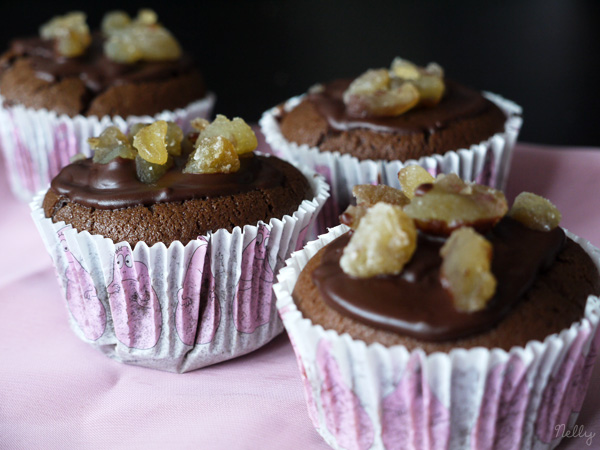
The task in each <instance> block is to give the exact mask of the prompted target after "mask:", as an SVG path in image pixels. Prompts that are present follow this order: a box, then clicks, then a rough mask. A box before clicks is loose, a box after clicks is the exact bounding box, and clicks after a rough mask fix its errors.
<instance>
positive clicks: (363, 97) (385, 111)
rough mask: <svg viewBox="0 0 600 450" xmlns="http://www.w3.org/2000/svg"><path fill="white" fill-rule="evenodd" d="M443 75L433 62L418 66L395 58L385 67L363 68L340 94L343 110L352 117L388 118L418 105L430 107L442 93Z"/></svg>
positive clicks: (437, 101) (437, 100)
mask: <svg viewBox="0 0 600 450" xmlns="http://www.w3.org/2000/svg"><path fill="white" fill-rule="evenodd" d="M443 78H444V71H443V70H442V68H441V67H440V66H438V65H437V64H435V63H430V64H429V65H428V66H427V67H426V68H422V67H419V66H417V65H415V64H413V63H411V62H410V61H407V60H405V59H402V58H395V59H394V61H392V65H391V67H390V69H389V70H387V69H370V70H367V71H366V72H365V73H364V74H362V75H361V76H359V77H358V78H356V79H355V80H354V81H353V82H352V83H351V84H350V86H349V87H348V89H347V90H346V92H344V97H343V98H344V103H345V104H346V111H347V112H348V114H349V115H352V116H356V117H391V116H398V115H400V114H403V113H405V112H406V111H408V110H410V109H412V108H414V107H415V106H418V105H422V106H434V105H436V104H437V103H439V101H440V100H441V99H442V96H443V95H444V90H445V85H444V80H443Z"/></svg>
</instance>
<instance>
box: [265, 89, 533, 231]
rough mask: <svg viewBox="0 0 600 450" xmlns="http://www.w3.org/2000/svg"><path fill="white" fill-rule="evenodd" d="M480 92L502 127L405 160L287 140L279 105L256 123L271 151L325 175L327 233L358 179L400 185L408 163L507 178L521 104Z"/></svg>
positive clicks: (499, 182)
mask: <svg viewBox="0 0 600 450" xmlns="http://www.w3.org/2000/svg"><path fill="white" fill-rule="evenodd" d="M484 96H485V97H486V98H487V99H488V100H490V101H492V102H494V103H495V104H496V105H497V106H498V107H499V108H500V109H501V110H502V111H503V112H504V113H505V114H506V116H507V119H506V123H505V126H504V132H501V133H497V134H495V135H494V136H492V137H491V138H489V139H488V140H486V141H483V142H481V143H479V144H476V145H472V146H471V147H470V148H469V149H457V150H455V151H448V152H446V153H444V154H442V155H431V156H423V157H422V158H420V159H418V160H408V161H405V162H402V161H398V160H396V161H386V160H359V159H358V158H356V157H354V156H352V155H349V154H341V153H339V152H326V151H320V150H319V149H318V148H317V147H309V146H308V145H298V144H296V143H294V142H289V141H287V139H286V138H285V137H284V136H283V134H282V133H281V129H280V126H279V120H278V118H279V116H280V114H281V107H279V106H278V107H274V108H271V109H270V110H268V111H266V112H265V113H264V114H263V116H262V118H261V120H260V122H259V123H260V127H261V130H262V132H263V134H264V135H265V140H266V141H267V143H268V144H269V145H270V146H271V149H272V151H273V153H274V154H275V155H277V156H278V157H280V158H282V159H286V160H288V161H293V162H296V163H298V164H301V165H304V166H307V167H310V168H311V169H313V170H314V171H316V172H318V173H320V174H321V175H323V176H324V177H325V179H326V180H327V182H328V183H329V184H330V185H331V196H330V198H329V200H328V201H327V203H326V204H325V206H324V208H323V212H322V213H321V216H320V217H319V220H318V222H317V223H318V231H319V233H325V232H326V230H327V227H333V226H335V225H337V224H338V223H339V221H338V216H339V215H340V214H341V213H342V212H343V211H344V210H345V209H346V207H347V206H348V205H349V204H350V203H351V202H352V199H353V197H352V188H353V187H354V186H356V185H357V184H387V185H389V186H392V187H395V188H400V183H399V181H398V172H399V171H400V169H402V168H403V167H404V166H406V165H410V164H418V165H420V166H422V167H424V168H425V169H427V170H428V171H429V173H431V174H432V175H433V176H437V175H438V174H440V173H452V172H454V173H456V174H458V175H459V176H460V177H461V178H462V179H463V180H465V181H476V182H477V183H480V184H487V185H489V186H492V187H495V188H498V189H501V190H503V188H504V186H505V183H506V180H507V179H508V171H509V168H510V161H511V158H512V153H513V149H514V144H515V142H516V140H517V136H518V134H519V130H520V129H521V124H522V122H523V119H522V118H521V113H522V109H521V107H520V106H518V105H516V104H515V103H513V102H511V101H509V100H506V99H504V98H502V97H500V96H498V95H495V94H491V93H484ZM303 97H304V96H298V97H293V98H291V99H290V100H288V101H287V102H286V103H285V104H284V106H283V108H284V110H285V111H290V110H292V109H294V108H295V107H296V106H297V105H298V104H299V103H300V102H301V101H302V99H303ZM315 237H316V236H315Z"/></svg>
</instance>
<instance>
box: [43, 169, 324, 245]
mask: <svg viewBox="0 0 600 450" xmlns="http://www.w3.org/2000/svg"><path fill="white" fill-rule="evenodd" d="M272 162H273V164H274V165H275V167H276V168H278V169H279V170H281V171H282V172H283V174H284V175H285V182H284V184H283V186H278V187H274V188H270V189H261V190H255V191H250V192H246V193H241V194H237V195H230V196H223V197H217V198H198V199H191V200H186V201H184V202H181V203H176V202H171V203H156V204H154V205H150V206H143V205H140V206H135V207H131V208H124V209H119V210H104V209H94V208H89V207H87V206H83V205H81V204H77V203H73V202H71V201H70V200H69V199H68V198H67V197H65V196H61V195H58V194H57V193H56V192H55V191H53V190H52V189H50V190H49V191H48V192H47V194H46V197H45V198H44V202H43V209H44V212H45V215H46V217H49V218H52V221H53V222H55V223H56V222H60V221H64V222H65V223H66V224H70V225H72V226H73V227H74V228H75V229H77V230H78V231H80V232H81V231H84V230H85V231H88V232H89V233H91V234H99V235H102V236H104V237H106V238H110V239H112V240H113V241H115V242H121V241H127V242H128V243H129V244H130V245H131V246H132V247H133V246H135V244H137V243H138V242H140V241H143V242H145V243H146V244H147V245H149V246H151V245H154V244H155V243H157V242H162V243H164V244H165V245H167V246H168V245H170V244H171V243H172V242H173V241H181V243H182V244H184V245H185V244H187V243H188V242H189V241H190V240H193V239H196V238H197V237H198V236H201V235H204V234H206V233H207V232H209V231H216V230H218V229H221V228H225V229H227V230H229V231H231V230H232V229H233V228H235V227H236V226H239V227H243V226H244V225H255V224H256V223H257V222H258V221H260V220H262V221H264V222H266V223H268V222H269V220H270V219H272V218H280V219H281V218H283V216H284V215H286V214H289V215H291V214H293V213H294V211H296V210H297V209H298V206H299V205H300V203H302V201H303V200H305V199H310V198H312V196H313V194H312V190H311V188H310V185H309V183H308V181H307V180H306V178H305V177H304V175H302V173H301V172H299V171H298V170H297V169H296V168H294V167H293V166H292V165H290V164H288V163H286V162H285V161H282V160H279V159H276V158H272Z"/></svg>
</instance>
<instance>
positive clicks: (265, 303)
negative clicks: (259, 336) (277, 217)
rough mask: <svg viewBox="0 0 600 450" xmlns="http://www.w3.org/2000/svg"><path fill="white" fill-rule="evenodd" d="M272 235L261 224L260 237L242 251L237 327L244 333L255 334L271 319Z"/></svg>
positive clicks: (235, 314) (235, 308) (235, 306)
mask: <svg viewBox="0 0 600 450" xmlns="http://www.w3.org/2000/svg"><path fill="white" fill-rule="evenodd" d="M270 234H271V232H270V231H269V229H268V228H267V227H266V226H265V225H263V224H260V225H259V226H258V231H257V233H256V238H255V239H253V240H252V241H250V243H249V244H248V245H247V246H246V248H245V249H244V250H243V252H242V273H241V275H240V280H239V282H238V286H237V289H236V290H235V298H234V301H233V319H234V321H235V328H236V329H237V330H238V331H240V332H242V333H247V334H250V333H253V332H254V331H255V330H256V329H257V328H258V327H259V326H261V325H264V324H266V323H268V322H269V319H270V318H271V303H272V302H273V283H274V282H275V274H274V272H273V267H271V263H270V262H269V255H268V253H267V243H268V239H269V236H270Z"/></svg>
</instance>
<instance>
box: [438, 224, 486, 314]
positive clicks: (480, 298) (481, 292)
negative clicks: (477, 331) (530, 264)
mask: <svg viewBox="0 0 600 450" xmlns="http://www.w3.org/2000/svg"><path fill="white" fill-rule="evenodd" d="M440 255H441V256H442V266H441V269H440V276H441V282H442V285H443V286H444V287H445V288H446V289H447V290H448V291H449V292H450V294H451V295H452V299H453V302H454V307H455V308H456V309H457V310H459V311H465V312H474V311H480V310H482V309H484V308H485V306H486V305H487V303H488V301H489V299H490V298H492V296H493V295H494V292H495V291H496V278H495V277H494V275H493V274H492V272H491V265H492V245H491V244H490V243H489V242H488V241H487V240H486V239H485V238H484V237H483V236H481V235H480V234H478V233H477V232H475V230H473V229H472V228H470V227H464V228H460V229H458V230H455V231H453V232H452V234H451V235H450V237H449V238H448V240H447V241H446V243H445V244H444V246H443V247H442V248H441V250H440Z"/></svg>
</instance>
